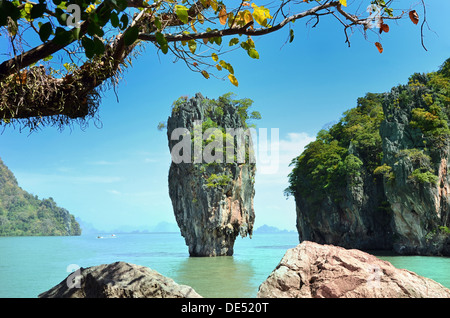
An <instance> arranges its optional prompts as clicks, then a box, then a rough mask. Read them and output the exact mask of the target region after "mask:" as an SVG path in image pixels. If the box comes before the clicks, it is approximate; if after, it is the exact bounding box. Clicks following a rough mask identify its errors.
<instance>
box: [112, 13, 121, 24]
mask: <svg viewBox="0 0 450 318" xmlns="http://www.w3.org/2000/svg"><path fill="white" fill-rule="evenodd" d="M119 24H120V21H119V16H118V15H117V13H115V12H114V11H113V12H111V25H112V26H113V27H114V28H117V27H118V26H119Z"/></svg>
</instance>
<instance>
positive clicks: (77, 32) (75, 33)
mask: <svg viewBox="0 0 450 318" xmlns="http://www.w3.org/2000/svg"><path fill="white" fill-rule="evenodd" d="M80 30H81V28H73V29H72V34H73V38H74V39H75V40H79V39H80Z"/></svg>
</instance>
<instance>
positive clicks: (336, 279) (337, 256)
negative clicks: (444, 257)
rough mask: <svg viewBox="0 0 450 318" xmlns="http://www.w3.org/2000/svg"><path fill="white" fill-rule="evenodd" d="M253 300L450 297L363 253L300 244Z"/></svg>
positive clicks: (434, 285) (428, 281)
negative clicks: (256, 298)
mask: <svg viewBox="0 0 450 318" xmlns="http://www.w3.org/2000/svg"><path fill="white" fill-rule="evenodd" d="M258 297H259V298H426V297H429V298H450V290H449V289H447V288H445V287H443V286H442V285H441V284H439V283H437V282H435V281H433V280H431V279H429V278H425V277H421V276H419V275H417V274H415V273H413V272H411V271H408V270H405V269H397V268H395V267H394V266H392V264H390V263H389V262H387V261H383V260H380V259H378V258H377V257H375V256H373V255H370V254H367V253H365V252H362V251H359V250H354V249H352V250H347V249H344V248H342V247H336V246H332V245H320V244H317V243H313V242H308V241H305V242H302V243H301V244H299V245H298V246H297V247H295V248H292V249H289V250H288V251H287V252H286V254H285V255H284V257H283V258H282V260H281V261H280V263H279V264H278V266H277V267H276V268H275V270H274V271H273V272H272V273H271V274H270V275H269V277H268V278H267V280H266V281H265V282H263V283H262V284H261V286H260V287H259V290H258Z"/></svg>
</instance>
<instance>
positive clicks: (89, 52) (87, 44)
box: [81, 36, 95, 59]
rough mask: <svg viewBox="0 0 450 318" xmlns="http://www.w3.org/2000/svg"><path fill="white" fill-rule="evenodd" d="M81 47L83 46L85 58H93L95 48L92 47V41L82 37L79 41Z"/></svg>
mask: <svg viewBox="0 0 450 318" xmlns="http://www.w3.org/2000/svg"><path fill="white" fill-rule="evenodd" d="M81 45H83V47H84V52H85V54H86V57H87V58H89V59H91V58H93V57H94V54H95V52H94V47H95V46H94V41H92V40H91V39H90V38H88V37H86V36H84V37H83V38H82V39H81Z"/></svg>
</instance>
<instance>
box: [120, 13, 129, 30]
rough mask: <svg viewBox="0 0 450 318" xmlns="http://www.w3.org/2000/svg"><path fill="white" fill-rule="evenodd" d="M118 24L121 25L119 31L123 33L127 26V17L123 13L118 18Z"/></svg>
mask: <svg viewBox="0 0 450 318" xmlns="http://www.w3.org/2000/svg"><path fill="white" fill-rule="evenodd" d="M120 22H121V23H122V25H121V26H120V29H121V30H122V31H123V30H125V29H126V28H127V26H128V16H127V15H126V14H125V13H124V14H122V16H121V17H120Z"/></svg>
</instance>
